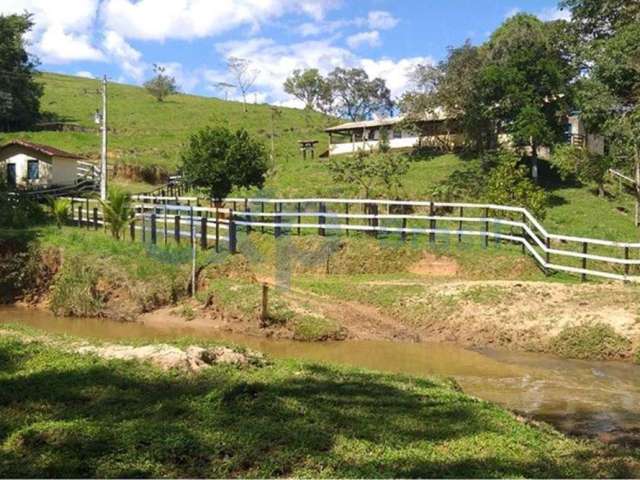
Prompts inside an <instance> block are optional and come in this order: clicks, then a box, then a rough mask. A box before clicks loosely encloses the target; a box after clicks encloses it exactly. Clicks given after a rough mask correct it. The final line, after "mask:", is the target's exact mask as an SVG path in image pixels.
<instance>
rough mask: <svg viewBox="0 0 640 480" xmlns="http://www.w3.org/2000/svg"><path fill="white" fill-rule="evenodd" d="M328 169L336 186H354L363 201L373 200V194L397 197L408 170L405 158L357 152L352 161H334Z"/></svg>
mask: <svg viewBox="0 0 640 480" xmlns="http://www.w3.org/2000/svg"><path fill="white" fill-rule="evenodd" d="M327 166H328V168H329V172H330V173H331V176H332V178H333V181H334V182H339V183H347V184H350V185H353V186H355V187H356V188H357V189H358V190H359V193H362V195H363V197H364V198H371V196H372V195H373V194H374V193H384V194H385V195H387V196H397V194H398V191H399V190H400V189H401V187H402V178H403V177H404V175H406V173H407V171H408V170H409V164H408V162H407V161H406V160H405V159H404V158H402V157H398V156H395V155H390V154H376V153H369V152H365V151H364V150H358V151H357V152H356V154H355V155H354V156H353V157H348V158H332V159H331V160H330V161H329V163H328V165H327Z"/></svg>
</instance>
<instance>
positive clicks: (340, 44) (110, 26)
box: [0, 0, 567, 106]
mask: <svg viewBox="0 0 640 480" xmlns="http://www.w3.org/2000/svg"><path fill="white" fill-rule="evenodd" d="M556 3H557V2H556V1H555V0H504V1H502V0H500V1H499V0H475V1H474V0H448V1H445V0H135V1H134V0H0V13H3V14H8V13H17V12H18V13H19V12H23V11H25V10H26V11H30V12H32V13H34V19H35V22H36V27H35V29H34V31H33V32H32V34H31V35H30V36H29V39H28V40H29V43H30V47H29V48H30V50H31V51H32V53H34V54H36V55H37V56H38V57H39V58H40V60H41V62H42V63H41V69H43V70H48V71H54V72H61V73H68V74H74V75H82V76H96V77H97V76H101V75H102V74H107V75H108V76H109V78H111V79H112V80H114V81H119V82H124V83H133V84H140V83H142V82H143V81H144V80H145V79H146V78H149V77H150V76H151V74H152V67H153V64H154V63H156V64H161V65H163V66H164V67H165V68H166V69H167V71H169V72H170V73H171V74H173V75H174V76H175V77H176V79H177V81H178V84H179V85H180V88H181V90H182V91H184V92H187V93H196V94H200V95H209V96H219V97H224V96H225V95H228V96H229V98H236V97H237V96H238V93H237V92H235V91H233V90H230V91H227V92H225V91H223V90H221V89H220V88H219V87H218V86H217V84H218V83H219V82H229V83H233V80H232V78H230V77H229V74H228V72H227V70H226V58H228V57H229V56H237V57H242V58H246V59H248V60H250V61H251V62H252V68H253V69H254V70H255V71H256V72H257V77H256V82H255V85H254V88H253V92H252V93H251V95H250V99H251V100H252V101H253V100H255V101H259V102H262V101H267V102H270V103H278V104H283V105H290V106H296V102H295V101H294V100H293V99H291V98H290V97H288V96H287V95H286V94H285V93H284V92H283V91H282V82H283V81H284V79H285V78H286V77H287V75H288V74H289V73H290V72H291V71H292V70H293V69H295V68H310V67H315V68H319V69H320V70H321V71H322V72H324V73H326V72H328V71H329V70H331V69H333V68H334V67H336V66H345V67H361V68H364V69H365V70H366V71H367V73H369V75H370V76H380V77H382V78H384V79H385V80H386V81H387V84H388V85H389V87H390V88H391V90H392V93H393V94H394V95H395V96H397V95H400V94H401V93H402V91H404V90H405V89H406V88H408V87H409V80H408V76H407V73H408V72H409V71H410V70H411V68H412V67H413V66H415V65H416V64H419V63H428V62H437V61H438V60H440V59H442V58H443V56H444V55H445V54H446V48H447V46H450V45H460V44H461V43H462V42H464V41H465V40H466V39H469V40H471V41H472V42H473V43H475V44H478V43H482V42H483V41H484V40H486V38H487V36H488V35H489V34H490V33H491V32H492V31H493V30H494V29H495V28H496V27H497V26H498V25H500V23H502V22H503V21H504V20H505V19H506V18H507V17H508V16H509V15H512V14H514V13H516V12H520V11H524V12H530V13H533V14H535V15H538V16H539V17H540V18H541V19H543V20H552V19H557V18H566V17H567V13H566V12H562V11H560V10H558V9H557V5H556ZM54 5H55V6H56V7H57V8H52V6H54Z"/></svg>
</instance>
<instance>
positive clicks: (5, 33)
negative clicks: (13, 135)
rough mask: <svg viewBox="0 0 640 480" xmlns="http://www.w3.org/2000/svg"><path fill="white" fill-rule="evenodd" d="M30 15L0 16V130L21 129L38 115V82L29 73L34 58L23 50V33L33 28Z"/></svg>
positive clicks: (29, 125)
mask: <svg viewBox="0 0 640 480" xmlns="http://www.w3.org/2000/svg"><path fill="white" fill-rule="evenodd" d="M33 25H34V24H33V21H32V17H31V15H29V14H23V15H7V16H3V15H0V38H1V39H2V41H0V129H2V130H3V131H10V130H23V129H27V128H29V127H31V126H32V125H33V124H34V123H35V122H36V121H37V119H38V117H39V115H40V97H41V96H42V93H43V88H42V85H40V84H39V83H37V82H36V81H35V80H34V78H33V76H34V73H35V68H36V66H37V63H38V62H37V59H36V58H34V57H32V56H30V55H29V54H28V53H27V51H26V49H25V39H24V38H25V35H26V34H27V33H28V32H29V31H30V30H31V29H32V28H33Z"/></svg>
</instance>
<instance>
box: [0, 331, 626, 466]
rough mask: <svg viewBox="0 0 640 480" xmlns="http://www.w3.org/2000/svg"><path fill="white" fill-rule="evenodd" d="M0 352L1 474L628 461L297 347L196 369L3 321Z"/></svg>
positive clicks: (484, 407) (442, 389)
mask: <svg viewBox="0 0 640 480" xmlns="http://www.w3.org/2000/svg"><path fill="white" fill-rule="evenodd" d="M3 328H5V327H3ZM0 363H1V365H2V369H1V370H0V418H1V419H2V420H1V421H0V476H2V477H18V476H19V477H165V476H166V477H299V476H313V477H485V478H486V477H520V476H526V477H590V476H607V477H610V476H634V474H636V471H635V470H633V469H632V468H634V467H635V461H634V460H633V459H631V458H623V457H622V456H619V457H618V456H617V454H616V453H615V452H613V451H611V450H607V449H603V447H602V446H598V445H596V444H593V443H586V442H578V441H575V440H570V439H567V438H565V437H563V436H561V435H560V434H558V433H555V432H553V431H551V430H550V429H549V428H547V427H537V426H533V425H528V424H526V423H523V422H522V421H520V420H518V419H517V418H516V417H514V416H513V415H512V414H510V413H508V412H506V411H504V410H502V409H500V408H499V407H497V406H495V405H493V404H490V403H488V402H484V401H480V400H477V399H473V398H470V397H468V396H466V395H464V394H463V393H460V392H459V391H456V390H455V389H452V388H451V387H450V386H449V384H448V383H447V382H441V381H438V380H434V379H416V378H410V377H404V376H397V375H383V374H378V373H373V372H369V371H363V370H356V369H352V368H337V367H329V366H324V365H317V364H311V363H301V362H297V361H277V362H274V363H272V364H270V365H267V366H264V367H260V368H257V367H248V368H237V367H231V366H213V367H211V368H210V369H207V370H204V371H203V372H202V373H200V374H198V375H197V376H193V375H185V374H178V373H173V372H162V371H160V370H158V369H156V368H153V367H151V366H149V365H145V364H138V363H134V362H125V361H116V360H111V361H107V360H102V359H98V358H94V357H89V356H78V355H76V354H71V353H65V352H63V351H61V350H59V349H57V348H54V347H52V346H47V344H46V342H45V343H42V342H40V341H29V342H25V341H24V340H21V339H19V338H16V337H12V336H8V335H3V336H2V337H0Z"/></svg>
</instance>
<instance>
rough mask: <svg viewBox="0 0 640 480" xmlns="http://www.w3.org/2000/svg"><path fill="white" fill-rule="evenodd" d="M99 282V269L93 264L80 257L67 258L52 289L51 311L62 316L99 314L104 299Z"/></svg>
mask: <svg viewBox="0 0 640 480" xmlns="http://www.w3.org/2000/svg"><path fill="white" fill-rule="evenodd" d="M97 284H98V271H97V270H96V268H95V267H94V266H93V265H92V264H90V263H85V262H83V261H81V260H80V259H79V258H73V259H67V261H66V262H64V264H63V266H62V269H61V270H60V272H58V275H57V276H56V278H55V280H54V283H53V287H52V289H51V304H50V307H51V311H52V312H53V313H55V314H56V315H62V316H78V317H91V316H96V315H98V314H99V313H100V312H101V311H102V308H103V306H104V301H103V298H102V296H101V295H100V293H99V292H98V289H97Z"/></svg>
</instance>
